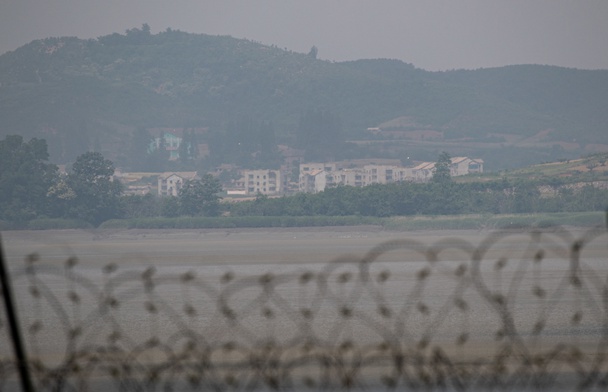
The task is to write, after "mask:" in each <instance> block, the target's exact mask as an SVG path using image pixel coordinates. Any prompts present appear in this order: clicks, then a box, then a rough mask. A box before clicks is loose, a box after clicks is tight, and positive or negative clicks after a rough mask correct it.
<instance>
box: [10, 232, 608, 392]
mask: <svg viewBox="0 0 608 392" xmlns="http://www.w3.org/2000/svg"><path fill="white" fill-rule="evenodd" d="M606 239H607V231H606V229H605V228H595V229H592V230H589V231H587V232H585V233H584V234H583V235H582V236H580V237H574V236H573V235H572V234H571V233H569V232H568V231H566V230H554V231H552V232H540V231H535V232H529V233H517V232H496V233H492V234H490V235H488V236H487V237H486V238H485V239H484V240H482V241H481V243H479V244H473V243H470V242H468V241H466V240H464V239H459V238H445V239H442V240H439V241H437V242H434V243H432V244H425V243H422V242H419V241H415V240H412V239H402V240H393V241H388V242H384V243H382V244H380V245H378V246H376V247H374V248H372V249H370V250H369V251H368V252H367V253H366V254H364V255H363V256H352V255H351V256H344V257H341V258H338V259H335V260H333V261H330V262H328V263H327V264H325V265H321V266H320V267H319V268H317V269H315V268H312V267H311V268H301V267H298V266H292V267H290V268H292V269H291V270H285V271H279V272H277V271H274V272H263V273H261V274H259V275H256V276H239V275H237V274H235V273H234V272H230V271H228V272H226V273H224V274H223V275H221V276H220V277H219V279H211V277H209V276H200V275H199V274H198V273H197V271H196V270H195V269H193V270H186V271H179V272H177V271H175V272H174V271H170V270H168V272H167V271H165V270H167V269H166V268H163V269H162V270H163V271H165V272H159V269H157V267H149V268H147V269H141V270H134V269H124V270H121V268H120V267H119V266H118V265H116V264H109V265H107V266H105V267H104V268H103V270H102V271H101V272H100V273H99V274H97V275H94V274H92V273H91V271H89V270H86V269H82V268H81V266H80V264H81V263H79V261H80V260H79V259H78V258H77V257H75V256H73V257H69V258H67V260H66V261H65V263H64V265H63V266H62V267H56V266H53V265H48V264H45V263H44V255H38V254H30V255H28V256H26V257H25V260H24V265H23V268H21V269H18V270H16V271H15V272H14V273H13V285H14V287H16V297H17V298H18V302H19V305H20V306H19V309H20V310H21V311H22V313H23V316H24V317H23V321H24V322H25V324H24V325H23V329H24V330H23V334H24V336H25V340H26V342H27V351H28V353H29V358H30V359H29V364H28V367H29V369H30V372H31V374H32V375H33V379H34V383H35V385H36V389H37V390H40V391H45V390H49V391H50V390H53V391H55V390H65V391H69V390H78V391H80V390H97V389H104V390H121V391H122V390H124V391H156V390H162V391H166V390H180V391H181V390H215V391H225V390H374V391H375V390H383V389H406V390H408V389H409V390H419V389H423V390H433V389H447V390H522V389H556V388H563V389H567V390H574V389H577V390H603V389H604V388H605V387H607V386H608V358H607V356H608V349H607V348H608V347H607V346H608V282H607V279H608V265H607V264H606V258H605V256H606V254H608V253H607V252H606V251H608V242H607V241H606ZM591 245H593V249H599V250H600V256H599V257H598V256H597V255H590V256H587V255H586V253H585V251H586V250H587V249H589V248H590V246H591ZM388 255H392V256H391V257H387V256H388ZM395 255H396V256H395ZM400 255H403V257H401V256H400ZM395 260H397V261H395ZM459 260H460V261H459ZM9 339H10V338H9V335H8V333H7V332H6V322H5V319H4V318H3V316H2V317H0V348H1V350H0V351H1V352H0V389H1V390H11V389H12V388H15V387H16V386H17V385H18V384H17V380H18V377H17V366H16V363H15V361H14V359H13V358H12V356H11V351H10V348H9V347H10V344H9V342H10V340H9Z"/></svg>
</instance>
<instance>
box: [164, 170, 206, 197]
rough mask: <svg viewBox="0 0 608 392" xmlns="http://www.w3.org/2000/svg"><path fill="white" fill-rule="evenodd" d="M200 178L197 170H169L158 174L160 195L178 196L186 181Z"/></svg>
mask: <svg viewBox="0 0 608 392" xmlns="http://www.w3.org/2000/svg"><path fill="white" fill-rule="evenodd" d="M197 179H199V177H198V175H197V174H196V172H167V173H162V174H160V175H159V176H158V195H159V196H177V195H178V194H179V190H180V189H182V186H183V185H184V183H185V182H186V181H188V180H197Z"/></svg>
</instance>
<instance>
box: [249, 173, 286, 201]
mask: <svg viewBox="0 0 608 392" xmlns="http://www.w3.org/2000/svg"><path fill="white" fill-rule="evenodd" d="M241 175H242V178H241V181H240V182H241V183H242V184H243V187H244V189H245V194H247V195H257V194H262V195H277V194H280V193H281V192H282V184H283V182H282V180H281V171H280V170H269V169H261V170H243V171H242V172H241Z"/></svg>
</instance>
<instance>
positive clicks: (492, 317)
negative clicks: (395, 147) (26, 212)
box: [0, 226, 608, 358]
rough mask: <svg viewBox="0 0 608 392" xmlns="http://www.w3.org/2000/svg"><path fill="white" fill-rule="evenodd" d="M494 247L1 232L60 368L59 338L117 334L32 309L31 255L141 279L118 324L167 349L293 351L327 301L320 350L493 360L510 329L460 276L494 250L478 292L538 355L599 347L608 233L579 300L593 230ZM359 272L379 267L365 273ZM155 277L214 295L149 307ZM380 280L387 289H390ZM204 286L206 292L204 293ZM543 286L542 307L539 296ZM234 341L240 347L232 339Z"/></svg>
mask: <svg viewBox="0 0 608 392" xmlns="http://www.w3.org/2000/svg"><path fill="white" fill-rule="evenodd" d="M492 235H494V234H493V233H491V232H489V231H460V230H459V231H416V232H396V231H385V230H382V229H381V228H379V227H376V226H363V227H331V228H327V227H323V228H284V229H280V228H273V229H230V230H225V229H218V230H49V231H8V232H3V233H2V240H3V243H4V247H5V254H6V256H7V260H8V264H9V269H10V270H11V273H12V274H13V275H14V276H15V277H16V279H15V284H14V289H15V291H16V293H17V297H18V300H19V303H18V305H19V308H20V311H21V314H22V319H23V323H24V325H33V324H34V323H35V322H36V320H42V321H43V323H44V326H45V329H44V331H43V332H42V333H41V334H40V335H39V338H38V339H33V340H30V343H29V344H30V345H31V351H33V352H35V353H36V354H37V355H38V356H40V357H44V358H58V357H60V355H61V352H62V349H63V348H64V347H65V344H66V343H65V339H64V337H61V338H56V335H57V333H58V334H59V335H60V336H64V335H65V330H66V329H67V328H68V327H69V326H70V325H82V326H84V327H86V328H88V331H89V333H90V335H89V337H90V338H91V339H94V338H96V337H101V340H103V339H105V337H106V336H107V335H108V334H110V333H111V331H110V329H111V328H110V327H109V326H108V325H105V326H98V325H96V324H95V323H97V321H95V320H97V319H93V320H94V321H93V322H91V321H87V320H90V319H87V314H88V313H87V312H89V311H90V309H94V308H95V306H96V305H95V303H96V301H98V298H97V297H95V296H90V297H86V295H85V294H82V295H83V296H82V302H81V303H80V304H79V306H77V307H71V308H70V307H69V306H66V307H65V309H64V310H63V312H64V313H61V312H58V311H57V310H56V309H54V308H52V307H50V306H47V304H46V303H45V302H43V301H42V302H41V301H36V300H32V298H31V296H30V295H29V294H28V291H31V283H30V282H28V280H27V279H25V275H24V263H23V260H24V257H25V256H26V255H28V254H31V253H37V254H38V255H39V261H37V263H38V264H40V265H41V266H45V265H49V266H55V267H60V268H59V270H61V266H62V265H63V264H64V262H65V261H66V260H67V259H68V258H70V257H73V256H75V257H77V258H78V260H79V262H78V266H77V268H78V271H79V273H81V274H82V276H83V277H85V278H86V279H90V281H91V282H94V285H96V286H97V287H98V288H99V287H103V285H104V284H107V280H108V277H107V276H105V275H104V274H103V273H102V269H103V267H104V266H106V265H108V264H114V265H116V266H117V267H118V271H130V270H133V271H138V272H137V274H135V275H133V276H132V277H131V278H129V279H125V280H124V281H120V284H118V283H117V286H116V287H117V288H121V287H124V288H125V290H123V292H122V293H123V294H124V295H123V297H121V298H123V299H124V302H123V303H121V306H120V307H118V308H117V310H116V315H115V317H116V320H118V323H119V324H121V325H122V327H123V328H124V331H125V333H127V334H130V335H132V336H133V337H134V339H136V338H141V339H147V338H149V337H150V336H160V337H163V336H164V337H167V336H171V334H174V333H176V332H179V328H183V327H184V325H187V326H188V328H192V329H193V330H196V331H201V333H203V334H205V336H210V337H211V338H212V339H215V340H217V341H218V342H222V341H225V340H226V339H239V338H242V339H245V338H247V336H249V337H248V338H247V339H249V340H248V342H249V343H251V342H252V341H257V340H256V339H259V340H260V341H261V340H263V339H265V338H267V337H269V336H270V337H272V338H275V339H278V340H281V339H283V341H288V340H289V339H290V338H291V337H292V336H293V335H294V334H297V333H299V332H300V331H299V330H298V326H297V324H294V321H293V320H294V318H297V317H299V316H298V315H299V312H300V310H301V309H303V308H313V307H314V306H313V305H314V300H315V298H318V296H319V295H322V296H325V297H326V298H329V300H328V301H326V302H324V303H323V306H319V307H318V309H317V310H316V313H315V322H314V325H313V327H314V333H315V334H316V335H317V337H318V338H320V339H325V341H328V342H339V341H341V340H344V339H349V338H351V339H357V341H359V342H360V343H366V342H369V343H370V344H371V343H373V342H377V341H378V339H379V338H380V340H382V339H383V338H384V337H386V336H387V334H388V335H390V334H394V333H397V334H398V336H399V339H403V341H404V342H408V344H412V345H415V344H416V343H417V342H419V341H420V340H421V339H423V338H424V337H425V336H426V335H429V336H430V337H431V338H432V340H433V342H437V343H441V344H443V345H444V348H445V349H446V350H461V349H460V348H455V344H454V342H455V341H456V339H457V338H458V336H459V335H460V334H462V333H467V334H468V339H469V343H468V344H467V351H466V352H467V353H468V354H467V355H477V354H478V353H480V352H486V353H487V352H492V351H493V350H496V349H497V347H498V346H499V343H497V341H496V339H495V335H496V333H497V332H499V330H500V328H501V326H500V324H501V316H500V314H498V313H497V312H496V309H495V308H494V307H493V306H491V305H489V304H488V302H487V299H483V298H482V295H480V294H479V291H477V289H478V286H476V284H475V283H472V281H471V280H466V281H465V283H466V284H465V285H461V283H462V280H461V279H460V278H459V277H458V276H460V275H458V274H459V273H462V274H463V276H465V277H468V276H471V275H470V274H471V269H472V263H471V258H472V255H474V254H475V251H476V249H477V250H478V249H480V248H479V247H480V246H482V245H483V244H486V245H487V249H486V245H483V246H482V248H481V250H482V253H481V258H482V259H483V261H482V263H481V266H480V270H481V272H482V273H481V275H480V277H479V278H476V279H478V280H480V282H481V284H482V285H483V287H484V288H485V289H486V290H488V292H489V293H492V295H494V294H500V295H503V296H504V297H505V298H508V301H510V308H509V310H510V311H511V312H512V315H513V317H514V321H515V326H516V327H517V328H518V332H519V333H521V336H522V338H523V339H524V341H525V343H526V344H528V345H529V346H530V347H538V348H540V349H542V348H543V347H550V346H551V345H552V344H553V343H555V342H559V341H566V342H575V343H578V344H580V346H581V347H592V348H593V347H594V346H593V345H594V344H596V343H597V342H598V339H599V337H600V334H601V330H602V322H603V321H604V320H605V317H604V316H603V315H602V313H601V312H602V309H601V306H598V304H601V296H602V285H603V284H605V281H606V276H607V274H608V263H606V256H607V255H608V241H607V237H608V235H606V234H605V233H604V234H603V235H601V236H599V237H597V238H595V239H594V240H593V241H590V242H588V243H585V245H584V247H583V253H582V264H581V275H580V276H581V277H582V279H583V284H584V288H585V291H576V290H573V289H572V287H571V286H570V285H569V284H568V276H569V275H568V274H569V272H570V271H571V267H572V264H571V260H570V249H571V245H572V243H573V242H574V241H575V239H578V238H581V237H583V236H584V235H585V230H580V229H578V230H577V229H575V230H572V231H569V232H558V231H555V230H554V231H552V232H547V233H543V234H542V235H540V236H533V235H532V236H531V235H530V234H529V233H527V232H523V233H517V232H510V233H508V234H505V235H503V236H499V237H496V238H495V240H492V238H493V237H492ZM484 241H485V242H484ZM539 255H540V256H539ZM535 258H536V259H538V260H537V262H534V260H535ZM541 259H542V263H541V262H539V260H541ZM339 260H341V261H343V263H339V262H337V261H339ZM362 260H368V261H374V262H373V263H371V264H369V265H368V264H365V263H363V264H362V263H361V261H362ZM429 260H430V261H429ZM501 260H502V261H501ZM332 261H336V262H332ZM503 261H508V262H505V267H504V268H503V267H501V268H502V269H501V268H497V263H499V262H503ZM150 266H154V267H155V268H156V274H157V276H163V275H167V276H168V275H171V274H173V275H172V276H180V274H184V273H186V272H190V271H192V272H193V273H195V274H196V276H197V277H200V279H201V281H205V284H207V283H209V285H207V286H205V288H208V291H205V290H207V289H205V290H202V289H201V290H198V289H197V290H198V291H197V290H193V289H192V290H191V289H185V288H184V286H185V285H184V284H183V283H180V281H179V279H174V280H172V281H169V280H167V282H168V283H167V284H166V285H165V286H162V285H160V284H159V288H157V289H156V292H155V295H156V296H155V297H154V296H150V295H148V294H147V293H146V292H145V291H143V290H142V288H141V284H140V281H141V272H142V271H144V270H145V269H146V268H148V267H150ZM363 267H364V268H363ZM583 267H584V268H583ZM306 271H313V272H314V273H315V274H316V275H315V276H322V277H323V278H324V279H325V280H323V282H325V283H323V284H326V287H325V288H324V289H323V290H324V291H323V290H321V291H320V289H319V287H320V286H314V284H317V283H314V284H311V285H312V286H313V287H311V285H308V286H306V285H304V284H302V283H301V281H299V280H298V276H300V275H301V274H303V273H304V272H306ZM459 271H460V272H459ZM227 273H230V274H232V275H233V276H234V277H235V278H234V279H235V280H236V281H238V282H241V283H242V284H237V285H234V286H231V289H229V290H226V289H223V288H222V287H223V286H222V284H223V283H221V281H222V279H223V277H224V276H226V274H227ZM267 273H272V274H273V275H274V276H275V277H279V278H281V279H283V280H282V282H283V283H281V284H277V286H276V287H273V290H274V292H273V295H274V297H272V298H271V297H265V296H264V295H263V290H262V287H263V285H262V284H261V283H260V280H259V277H260V276H262V275H264V274H267ZM361 273H365V274H369V275H368V278H369V280H368V281H367V282H364V283H361V282H363V280H359V281H357V279H358V278H357V277H360V275H358V274H361ZM298 274H300V275H298ZM427 276H428V278H427ZM249 277H253V278H252V279H250V278H249ZM349 277H350V278H349ZM353 277H355V278H353ZM381 277H386V278H387V281H386V283H384V282H383V281H381ZM389 277H390V278H389ZM45 279H47V278H45ZM348 279H350V281H348V282H347V283H344V284H343V283H341V281H342V280H348ZM425 279H426V280H425ZM465 279H469V278H465ZM564 282H565V283H564ZM45 283H46V284H47V287H48V289H49V290H50V291H52V292H53V293H55V295H56V296H57V298H59V299H60V300H61V301H63V302H64V304H65V303H67V302H68V301H67V300H66V298H68V296H67V294H69V292H70V290H72V289H73V287H72V286H70V284H69V283H66V280H65V278H64V275H62V273H61V272H60V274H59V275H58V276H54V277H49V278H48V279H47V280H45ZM137 284H138V285H139V286H137V290H139V291H133V292H134V293H135V292H136V294H132V295H131V294H128V293H129V290H136V289H135V288H136V285H137ZM357 284H359V286H357ZM120 285H122V286H120ZM129 285H131V286H129ZM201 287H203V284H202V283H201V284H200V285H199V286H198V288H201ZM361 287H363V288H361ZM538 287H540V288H542V290H543V292H544V293H546V294H543V296H540V297H539V295H538V289H537V288H538ZM74 290H75V289H74ZM106 290H108V289H106ZM214 290H216V291H214ZM357 290H359V291H357ZM116 291H118V290H116ZM208 292H212V293H213V292H215V293H216V294H218V295H219V294H221V296H222V298H223V299H222V301H225V304H227V305H228V306H229V307H231V308H232V309H234V310H235V311H236V312H237V314H239V317H240V318H239V322H240V323H241V324H239V325H238V328H236V327H234V326H229V325H226V323H225V319H224V318H223V316H222V315H221V314H220V312H219V310H218V309H219V307H220V306H223V305H222V304H223V303H224V302H222V301H219V300H218V295H215V294H208ZM125 293H126V294H125ZM261 293H262V294H261ZM580 293H584V294H580ZM127 294H128V295H127ZM197 295H199V297H197ZM214 295H215V296H214ZM270 299H272V301H271V300H270ZM459 300H463V301H466V302H467V307H466V311H459V310H458V309H457V305H458V301H459ZM86 301H89V302H88V303H87V302H86ZM154 301H159V302H158V303H156V305H157V306H159V307H160V306H161V305H163V306H166V307H167V309H168V310H169V311H168V312H162V311H159V312H158V313H155V314H154V315H151V314H150V312H148V311H146V309H147V307H148V306H149V304H150V303H151V302H154ZM220 302H222V303H220ZM189 303H191V304H193V306H194V308H195V309H196V310H197V312H198V313H197V317H196V318H189V317H187V316H185V315H184V313H183V311H182V310H183V309H184V305H185V304H189ZM87 304H88V305H87ZM379 305H382V306H386V307H387V309H390V310H391V312H392V313H391V314H392V317H391V318H385V319H382V318H381V317H379V316H378V309H379ZM87 306H88V307H87ZM344 306H352V307H353V308H355V309H357V317H354V318H353V319H352V320H353V321H344V320H343V319H342V318H340V315H339V314H340V313H339V312H340V311H341V310H340V309H342V308H343V307H344ZM159 309H161V310H162V308H159ZM269 309H270V310H271V311H274V312H276V314H277V316H276V317H275V318H274V319H273V321H272V322H269V321H268V320H266V319H264V317H262V316H261V314H263V312H265V311H268V310H269ZM578 313H580V315H581V317H582V321H581V322H580V323H579V324H578V325H577V326H576V328H574V329H573V328H571V327H572V323H571V320H572V318H573V317H574V316H575V315H577V314H578ZM58 315H59V316H58ZM62 318H63V319H62ZM366 320H368V321H366ZM369 320H371V321H369ZM539 321H542V322H543V323H544V325H545V333H546V335H545V337H543V338H542V339H539V338H537V337H534V336H532V335H533V334H532V333H531V331H532V330H533V328H534V326H535V325H536V324H537V323H538V322H539ZM179 323H182V324H179ZM180 325H181V327H180ZM96 328H97V329H96ZM235 331H236V332H235ZM238 331H240V332H238ZM243 331H246V333H245V332H243ZM237 332H238V333H240V334H241V336H240V337H239V336H236V335H235V334H237ZM248 334H249V335H248ZM383 334H384V335H383ZM235 336H236V337H235ZM383 336H384V337H383ZM589 344H590V345H591V346H589ZM6 345H8V343H7V341H6V340H3V339H2V338H1V337H0V351H3V350H4V348H5V347H4V346H6ZM456 352H458V351H456ZM461 353H464V351H462V350H461ZM462 355H464V354H462Z"/></svg>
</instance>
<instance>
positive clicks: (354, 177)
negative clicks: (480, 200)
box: [299, 157, 483, 193]
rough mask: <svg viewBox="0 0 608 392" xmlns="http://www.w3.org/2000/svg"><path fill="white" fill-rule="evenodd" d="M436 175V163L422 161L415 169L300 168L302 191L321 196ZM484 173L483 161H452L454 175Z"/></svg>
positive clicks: (318, 165)
mask: <svg viewBox="0 0 608 392" xmlns="http://www.w3.org/2000/svg"><path fill="white" fill-rule="evenodd" d="M434 172H435V162H422V163H419V164H418V165H416V166H414V167H403V166H399V165H382V164H366V165H363V166H361V167H341V165H340V164H339V163H306V164H301V165H300V179H299V191H300V192H308V193H317V192H321V191H323V190H325V189H326V188H328V187H333V186H337V185H350V186H356V187H361V186H367V185H372V184H390V183H393V182H400V181H411V182H427V181H429V180H430V179H431V178H432V177H433V173H434ZM482 172H483V160H481V159H471V158H468V157H455V158H451V164H450V174H451V176H462V175H466V174H471V173H482Z"/></svg>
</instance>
